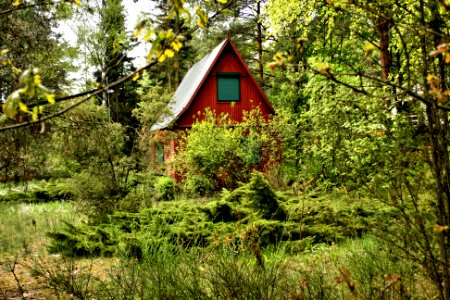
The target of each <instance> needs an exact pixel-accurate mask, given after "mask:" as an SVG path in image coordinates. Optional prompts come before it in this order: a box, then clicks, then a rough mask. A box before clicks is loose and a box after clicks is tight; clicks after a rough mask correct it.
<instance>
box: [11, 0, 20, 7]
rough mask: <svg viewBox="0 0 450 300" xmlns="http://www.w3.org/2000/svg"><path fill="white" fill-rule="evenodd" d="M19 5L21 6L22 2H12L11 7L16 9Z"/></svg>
mask: <svg viewBox="0 0 450 300" xmlns="http://www.w3.org/2000/svg"><path fill="white" fill-rule="evenodd" d="M20 4H22V1H20V0H14V1H13V3H12V5H13V6H14V7H18V6H19V5H20Z"/></svg>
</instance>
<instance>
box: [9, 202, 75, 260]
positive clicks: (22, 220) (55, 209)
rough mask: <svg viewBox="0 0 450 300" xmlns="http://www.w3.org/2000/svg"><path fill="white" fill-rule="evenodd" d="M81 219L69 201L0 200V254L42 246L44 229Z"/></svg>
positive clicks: (59, 226) (52, 228)
mask: <svg viewBox="0 0 450 300" xmlns="http://www.w3.org/2000/svg"><path fill="white" fill-rule="evenodd" d="M82 219H83V217H82V216H81V215H80V214H78V213H76V210H75V208H74V206H73V204H72V203H70V202H49V203H42V204H24V203H22V204H16V203H2V202H0V258H1V257H2V256H5V255H12V254H14V253H17V252H20V251H25V253H27V252H30V251H32V250H36V249H45V247H43V245H44V243H45V241H46V239H47V237H46V232H48V231H51V230H56V229H59V228H61V226H62V225H63V223H64V222H71V223H78V222H80V221H81V220H82Z"/></svg>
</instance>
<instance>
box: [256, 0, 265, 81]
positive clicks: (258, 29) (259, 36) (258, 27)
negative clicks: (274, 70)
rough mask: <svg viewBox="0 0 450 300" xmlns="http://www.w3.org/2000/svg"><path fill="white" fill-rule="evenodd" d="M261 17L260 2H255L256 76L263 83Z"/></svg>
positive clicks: (259, 0)
mask: <svg viewBox="0 0 450 300" xmlns="http://www.w3.org/2000/svg"><path fill="white" fill-rule="evenodd" d="M260 16H261V0H257V1H256V42H257V43H258V76H259V81H260V82H262V81H263V77H264V70H263V46H262V43H263V41H262V23H261V20H260V19H259V18H260Z"/></svg>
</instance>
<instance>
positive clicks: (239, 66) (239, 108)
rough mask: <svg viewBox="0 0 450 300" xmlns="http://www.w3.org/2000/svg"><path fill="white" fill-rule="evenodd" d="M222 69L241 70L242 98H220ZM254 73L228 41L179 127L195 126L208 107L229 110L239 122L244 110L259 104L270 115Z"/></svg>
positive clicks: (223, 110)
mask: <svg viewBox="0 0 450 300" xmlns="http://www.w3.org/2000/svg"><path fill="white" fill-rule="evenodd" d="M220 72H239V73H240V87H241V90H240V97H241V100H240V101H230V102H227V101H217V73H220ZM250 76H251V75H250V74H249V73H248V72H247V69H246V67H245V66H244V65H243V63H242V61H241V59H240V58H239V57H238V55H237V54H236V53H235V51H234V49H233V48H232V46H231V45H230V44H228V45H227V46H226V47H225V49H224V50H223V52H222V54H221V56H220V57H219V59H218V61H217V62H216V63H215V65H214V66H213V68H212V69H211V71H210V72H209V74H208V77H207V78H206V80H205V81H204V82H203V85H201V86H200V87H199V90H198V91H197V93H196V94H195V96H194V98H193V99H192V101H191V104H190V106H189V107H188V108H187V109H186V111H185V112H184V113H183V114H182V115H181V116H180V118H179V119H178V122H177V125H176V127H191V126H192V124H193V122H194V121H195V120H202V119H203V112H205V111H206V109H207V108H209V109H210V110H212V111H215V112H216V113H217V114H220V113H226V114H228V115H229V116H230V117H231V119H232V120H235V121H237V122H241V121H242V116H243V112H244V111H251V110H252V109H255V108H257V107H259V108H260V109H261V112H262V114H263V115H264V116H269V115H270V114H271V109H270V107H269V106H268V105H267V104H266V103H265V101H264V99H263V96H262V95H261V92H260V90H259V88H258V86H256V85H255V83H254V81H253V80H252V78H251V77H250ZM199 112H200V113H199Z"/></svg>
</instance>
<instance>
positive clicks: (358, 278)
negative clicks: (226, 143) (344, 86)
mask: <svg viewBox="0 0 450 300" xmlns="http://www.w3.org/2000/svg"><path fill="white" fill-rule="evenodd" d="M40 188H42V187H40ZM38 189H39V188H38ZM21 193H23V192H21ZM27 193H32V194H33V193H34V194H35V192H33V189H30V191H28V192H27ZM55 194H58V193H55ZM8 195H10V193H9V194H8ZM172 196H173V197H172V198H170V201H162V200H160V198H161V197H160V196H158V197H156V198H157V199H159V200H157V201H156V200H153V201H151V204H150V205H149V204H148V203H147V204H146V205H147V206H148V207H146V208H143V209H140V210H138V211H134V212H132V211H130V210H128V211H120V212H119V211H116V212H115V213H113V214H111V215H109V216H108V218H107V220H108V221H102V222H90V221H89V220H88V218H87V216H86V215H84V213H83V212H82V211H80V209H79V207H78V205H77V203H76V202H69V201H62V202H61V201H55V199H58V198H57V197H55V198H53V199H49V201H48V202H45V203H31V204H30V203H19V202H18V201H17V200H14V201H5V200H4V201H2V202H1V203H0V205H1V206H0V214H1V218H0V224H1V227H2V228H1V229H2V230H1V231H0V241H1V242H0V245H2V246H1V247H2V248H1V253H0V258H1V260H0V264H1V271H0V272H1V273H0V282H1V284H0V286H1V289H0V295H1V296H0V297H2V298H1V299H10V298H21V297H24V298H25V299H29V298H33V299H49V298H50V299H51V298H53V299H61V298H63V299H64V298H69V297H70V298H75V299H432V298H433V297H435V290H434V288H433V285H432V283H431V282H430V281H429V280H428V279H427V278H426V276H425V275H424V271H423V269H422V268H421V267H420V266H419V265H417V264H415V263H413V262H411V261H409V260H405V259H403V258H402V256H401V255H400V254H401V253H399V252H397V251H396V250H395V249H393V248H392V247H391V246H390V245H389V244H388V243H387V242H386V241H384V240H383V236H382V234H380V232H379V231H377V230H376V228H377V224H378V223H380V222H384V223H385V222H386V220H388V219H393V218H392V217H393V216H395V212H394V210H393V209H392V208H390V207H388V206H386V205H383V204H382V203H380V202H377V201H375V200H374V199H370V198H365V197H362V196H361V195H358V194H357V193H349V192H346V191H344V190H339V189H336V190H333V191H328V192H324V191H311V192H309V193H297V192H294V191H292V190H285V191H283V192H277V191H274V190H273V189H272V188H271V187H270V186H269V185H268V184H267V182H266V181H265V180H264V179H263V177H262V176H260V175H257V176H253V177H252V179H251V181H250V182H249V183H248V184H245V185H242V186H241V187H239V188H237V189H235V190H232V191H226V190H224V191H222V193H220V194H216V195H212V196H209V197H200V198H196V199H190V198H189V197H187V196H186V195H183V194H182V193H179V192H175V193H174V194H173V195H172ZM10 197H14V196H10ZM37 202H39V201H37ZM388 217H389V218H388ZM103 220H106V219H103ZM391 225H392V226H395V224H394V223H392V224H391Z"/></svg>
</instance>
